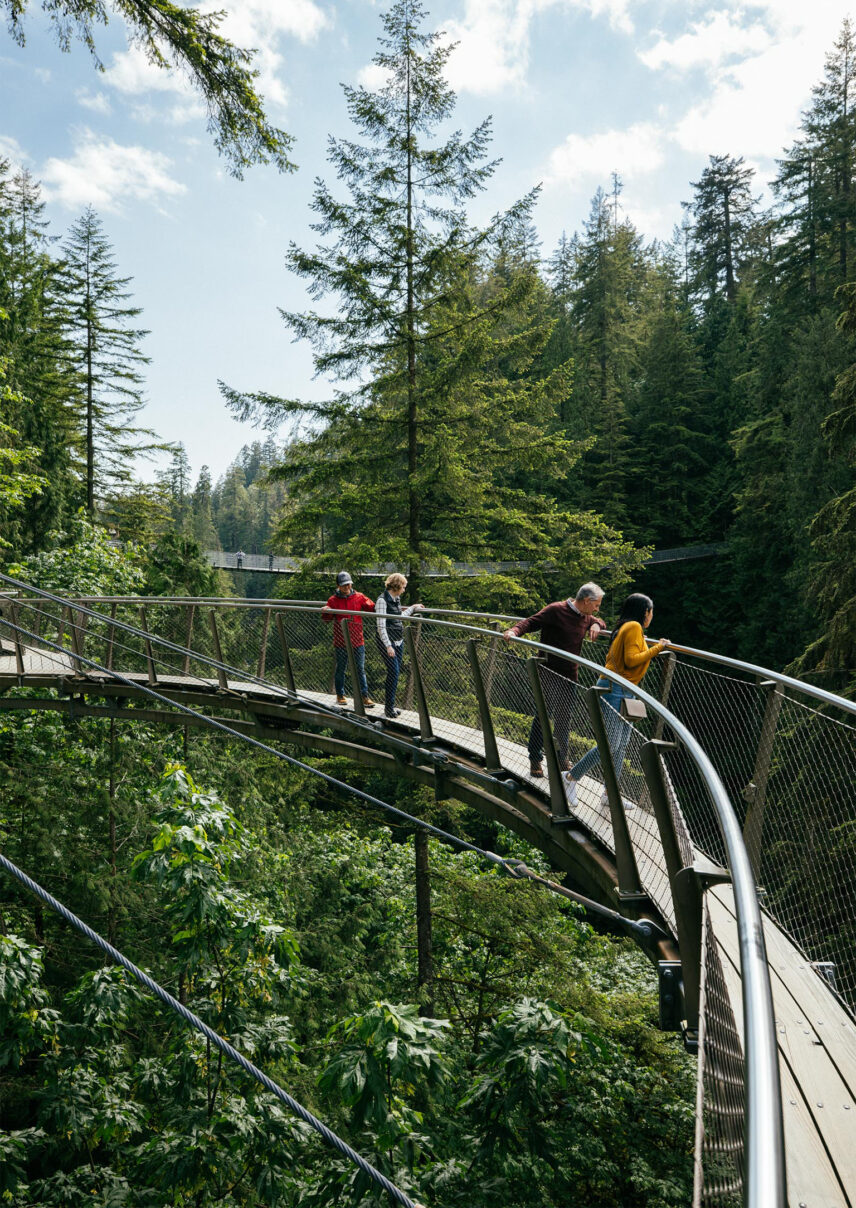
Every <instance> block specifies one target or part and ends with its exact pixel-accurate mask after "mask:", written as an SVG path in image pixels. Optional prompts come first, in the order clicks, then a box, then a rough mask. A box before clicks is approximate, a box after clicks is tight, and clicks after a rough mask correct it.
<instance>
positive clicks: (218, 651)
mask: <svg viewBox="0 0 856 1208" xmlns="http://www.w3.org/2000/svg"><path fill="white" fill-rule="evenodd" d="M208 623H209V625H210V626H211V640H212V642H213V643H214V657H215V659H216V660H217V662H218V663H222V662H223V650H222V648H221V646H220V632H219V630H218V629H217V617H216V616H215V615H214V609H213V608H210V609H209V610H208ZM217 682H218V684H219V685H220V688H221V689H222V690H223V692H228V691H229V681H228V679H227V678H226V672H225V670H224V669H223V667H218V668H217Z"/></svg>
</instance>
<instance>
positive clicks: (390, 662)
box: [377, 638, 404, 713]
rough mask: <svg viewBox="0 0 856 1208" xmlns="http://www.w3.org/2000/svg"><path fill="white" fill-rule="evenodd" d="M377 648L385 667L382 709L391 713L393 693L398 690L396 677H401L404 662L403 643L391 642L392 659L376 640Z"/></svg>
mask: <svg viewBox="0 0 856 1208" xmlns="http://www.w3.org/2000/svg"><path fill="white" fill-rule="evenodd" d="M377 648H378V650H379V651H380V657H381V658H382V659H383V665H384V667H386V688H385V695H384V702H383V707H384V709H385V711H386V712H387V713H391V712H392V710H393V709H394V708H395V692H396V689H397V688H398V677H399V676H400V675H401V664H402V663H403V661H404V643H403V642H398V643H397V644H396V643H395V642H393V644H392V648H393V650H394V651H395V654H393V656H392V658H390V656H389V655H388V654H387V653H386V646H384V645H383V643H382V642H381V640H380V638H378V643H377Z"/></svg>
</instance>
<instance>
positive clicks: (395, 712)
mask: <svg viewBox="0 0 856 1208" xmlns="http://www.w3.org/2000/svg"><path fill="white" fill-rule="evenodd" d="M383 715H384V717H401V710H400V709H384V711H383Z"/></svg>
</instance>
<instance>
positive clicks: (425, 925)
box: [413, 830, 434, 1016]
mask: <svg viewBox="0 0 856 1208" xmlns="http://www.w3.org/2000/svg"><path fill="white" fill-rule="evenodd" d="M413 847H414V852H415V855H416V949H417V954H418V955H417V960H418V966H417V974H416V982H417V985H418V987H419V989H420V990H422V991H423V992H424V996H425V1002H424V1006H423V1008H422V1014H423V1015H427V1016H433V1014H434V995H433V992H432V988H433V984H434V962H433V960H432V956H431V877H430V872H429V867H428V836H427V835H426V834H425V832H424V831H423V830H418V831H416V833H415V835H414V836H413ZM420 997H421V995H420Z"/></svg>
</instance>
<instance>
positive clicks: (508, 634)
mask: <svg viewBox="0 0 856 1208" xmlns="http://www.w3.org/2000/svg"><path fill="white" fill-rule="evenodd" d="M502 636H503V637H504V638H505V640H506V642H510V641H511V639H512V638H516V637H517V634H516V633H515V632H514V630H513V629H506V631H505V633H504V634H503V635H502Z"/></svg>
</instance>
